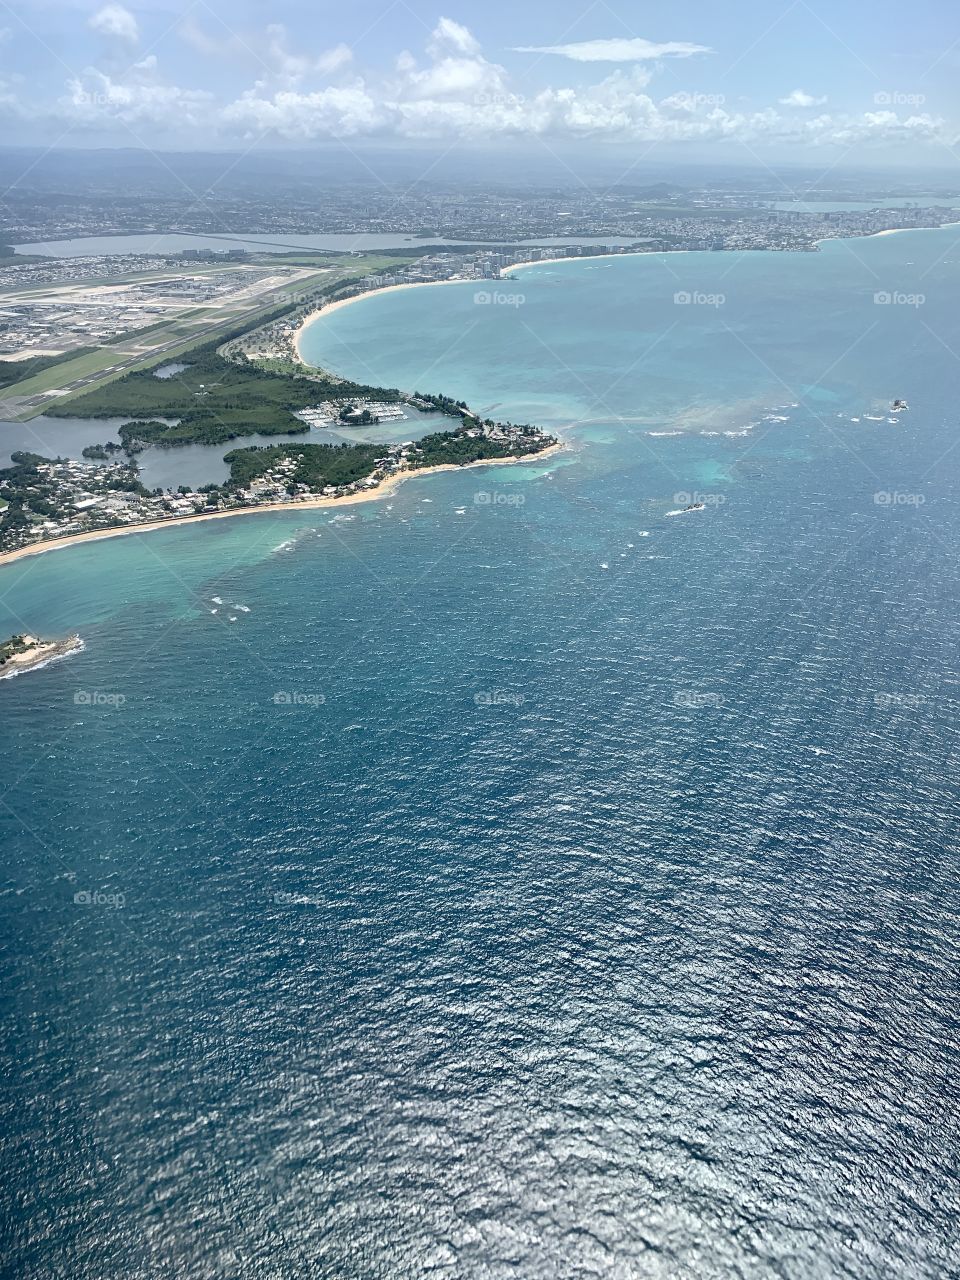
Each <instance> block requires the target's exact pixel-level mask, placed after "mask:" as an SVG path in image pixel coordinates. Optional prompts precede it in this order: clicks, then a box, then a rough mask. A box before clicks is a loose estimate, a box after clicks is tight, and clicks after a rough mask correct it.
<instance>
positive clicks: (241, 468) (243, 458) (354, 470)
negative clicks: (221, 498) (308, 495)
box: [225, 444, 383, 490]
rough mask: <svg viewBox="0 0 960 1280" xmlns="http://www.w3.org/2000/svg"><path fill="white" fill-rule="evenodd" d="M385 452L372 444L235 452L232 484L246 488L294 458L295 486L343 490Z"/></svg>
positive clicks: (229, 458) (274, 446)
mask: <svg viewBox="0 0 960 1280" xmlns="http://www.w3.org/2000/svg"><path fill="white" fill-rule="evenodd" d="M382 452H383V446H382V445H370V444H304V445H297V444H271V445H262V446H261V447H259V448H257V447H252V448H249V449H234V450H232V452H230V453H228V454H227V455H226V458H225V461H226V462H227V463H228V464H229V466H230V484H231V485H232V486H236V487H237V488H241V489H245V488H246V487H247V485H249V484H250V483H251V482H252V481H253V480H256V479H257V478H258V477H259V476H262V475H264V474H265V473H266V472H267V471H270V470H272V469H273V468H274V467H275V466H276V465H277V463H279V462H283V461H284V460H285V459H287V458H293V459H296V460H297V469H296V471H295V472H293V474H292V475H291V477H290V483H291V485H295V484H305V485H309V486H310V488H311V489H317V490H320V489H324V488H326V486H327V485H334V486H335V487H339V486H340V485H346V484H353V482H354V481H355V480H362V479H363V478H364V477H365V476H368V475H369V474H370V472H371V471H372V470H373V469H374V463H375V462H376V460H377V458H378V457H379V456H380V455H381V453H382Z"/></svg>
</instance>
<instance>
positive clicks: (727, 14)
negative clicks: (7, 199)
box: [0, 0, 960, 167]
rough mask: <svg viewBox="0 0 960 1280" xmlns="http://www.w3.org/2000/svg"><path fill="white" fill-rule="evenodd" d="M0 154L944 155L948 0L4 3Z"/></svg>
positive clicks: (950, 157)
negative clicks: (106, 150) (323, 147)
mask: <svg viewBox="0 0 960 1280" xmlns="http://www.w3.org/2000/svg"><path fill="white" fill-rule="evenodd" d="M0 27H2V40H0V108H2V110H3V112H4V135H3V137H4V141H6V142H44V143H48V144H54V143H58V144H60V145H73V146H84V145H104V144H106V145H111V144H112V145H118V146H137V145H144V146H150V147H165V146H171V147H194V148H206V147H234V148H235V147H238V146H244V147H250V146H255V145H256V146H281V145H286V146H310V145H315V144H320V143H324V142H327V141H329V140H331V139H341V140H347V141H349V142H350V143H351V144H356V145H360V144H362V143H365V142H367V141H373V142H376V143H377V144H378V145H397V146H402V145H435V144H439V145H442V146H448V145H460V146H470V145H481V144H482V145H486V146H489V145H491V144H493V145H496V144H497V142H498V141H501V140H507V139H509V140H510V142H511V145H516V144H518V143H519V144H522V143H523V142H524V141H529V142H530V143H540V144H544V145H555V146H564V147H569V146H574V147H576V146H581V147H597V146H607V145H609V146H614V147H615V146H623V145H628V146H632V147H636V146H638V145H639V146H642V147H645V148H651V149H655V150H656V151H657V152H658V153H659V154H661V155H662V156H668V155H683V154H684V152H690V153H695V154H696V155H697V157H698V158H703V157H704V156H709V155H711V154H715V155H716V156H717V157H718V158H719V157H722V156H731V157H734V158H737V159H739V160H741V161H745V160H748V159H749V157H750V155H751V154H753V153H757V154H758V155H759V156H760V157H762V158H763V159H765V160H769V159H773V158H775V159H786V158H795V159H797V160H798V161H803V160H806V159H809V158H817V159H827V160H828V161H829V162H833V161H836V160H838V159H839V158H841V157H843V158H845V159H852V160H870V159H871V158H877V159H887V158H889V159H898V160H901V161H913V162H916V163H920V162H922V163H925V164H927V165H930V166H938V167H939V166H943V167H952V166H954V165H955V164H956V162H957V160H958V158H960V148H958V147H957V146H956V141H957V136H958V133H960V103H958V97H960V94H958V88H957V85H958V83H960V79H958V74H957V73H958V68H960V13H958V11H957V9H956V7H955V6H953V5H950V4H948V3H946V0H915V2H914V3H912V4H911V5H909V6H907V5H903V4H894V3H892V2H891V0H873V2H872V3H870V4H869V5H866V4H865V3H864V0H830V2H829V3H827V0H816V3H813V4H811V3H808V2H807V0H792V2H789V0H787V2H784V3H777V2H774V3H770V2H769V0H739V2H737V0H731V3H728V4H721V3H718V2H717V0H677V2H676V3H674V4H673V5H671V6H662V5H661V6H656V7H654V6H650V5H640V4H631V5H629V6H623V5H620V6H618V5H616V4H610V3H606V2H604V0H600V2H599V3H593V4H583V3H569V2H567V0H559V2H557V3H550V4H545V3H539V2H538V3H527V4H525V5H522V6H520V5H516V4H506V3H504V0H492V2H490V3H484V4H479V3H475V2H473V0H471V2H469V3H459V4H456V5H451V4H447V2H446V0H442V7H439V8H438V7H437V5H436V4H427V3H422V2H421V0H393V2H390V0H358V2H355V3H354V4H353V5H352V6H350V7H349V8H348V7H347V6H345V5H343V4H338V5H332V4H326V3H323V4H305V3H296V2H292V0H286V2H281V3H279V4H271V5H270V6H269V8H268V7H267V6H265V5H263V4H261V3H251V2H250V0H240V2H239V3H230V4H226V3H223V2H222V0H199V2H197V3H191V2H190V0H185V2H184V3H167V2H166V0H156V2H153V3H149V4H145V3H140V2H139V0H138V2H128V3H119V0H118V2H117V3H106V4H104V3H86V2H85V0H66V2H65V0H29V2H28V3H25V2H24V0H3V3H0Z"/></svg>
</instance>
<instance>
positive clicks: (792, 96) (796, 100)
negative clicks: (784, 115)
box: [780, 89, 827, 107]
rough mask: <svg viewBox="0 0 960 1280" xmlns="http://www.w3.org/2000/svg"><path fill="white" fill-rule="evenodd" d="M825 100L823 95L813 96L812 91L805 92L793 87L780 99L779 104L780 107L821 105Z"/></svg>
mask: <svg viewBox="0 0 960 1280" xmlns="http://www.w3.org/2000/svg"><path fill="white" fill-rule="evenodd" d="M826 100H827V99H826V98H825V97H823V98H815V97H814V96H813V94H812V93H805V92H804V90H803V89H794V90H793V92H792V93H788V94H787V96H786V97H785V98H781V99H780V105H781V107H822V106H823V105H824V103H825V102H826Z"/></svg>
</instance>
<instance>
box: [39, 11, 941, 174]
mask: <svg viewBox="0 0 960 1280" xmlns="http://www.w3.org/2000/svg"><path fill="white" fill-rule="evenodd" d="M181 30H183V31H184V33H185V34H186V35H187V38H188V39H191V40H193V39H194V38H195V37H196V33H192V34H191V33H190V32H191V29H190V28H189V27H186V28H181ZM207 39H208V38H207V37H206V36H205V35H203V33H202V32H201V33H200V36H199V38H198V40H197V42H198V45H199V43H200V42H201V41H202V42H206V41H207ZM628 43H631V44H632V43H633V42H628ZM256 44H257V50H258V53H257V60H258V63H259V66H258V74H257V79H256V82H255V83H253V84H252V85H251V86H250V87H249V88H248V89H247V90H246V91H245V92H243V93H241V94H239V95H238V96H235V97H234V98H233V99H232V100H231V101H227V102H223V101H222V100H220V101H218V100H216V99H215V98H214V96H213V95H212V94H210V93H206V92H201V91H198V90H191V89H186V88H180V87H178V86H176V85H170V84H165V83H163V81H162V80H161V77H160V75H159V71H158V68H157V63H156V59H155V58H154V57H153V56H152V55H151V56H150V57H147V58H144V59H143V60H141V61H140V62H138V63H136V64H135V65H134V66H133V67H132V68H130V69H128V70H127V71H126V72H125V73H124V74H123V75H122V76H119V77H118V78H117V79H113V78H111V76H109V75H107V74H105V73H104V72H102V71H100V70H97V69H88V70H87V71H86V72H84V74H83V76H81V77H77V78H76V79H74V80H71V81H70V83H69V85H68V93H67V95H66V97H65V98H63V99H61V101H60V103H59V104H58V117H59V118H60V119H66V120H67V121H68V122H69V123H70V124H79V125H83V126H89V127H97V128H99V129H101V130H104V129H109V128H110V126H111V125H115V126H118V127H125V128H127V129H130V128H134V127H140V128H143V129H144V130H146V128H147V127H148V126H150V127H156V128H157V129H158V130H162V131H163V132H164V133H165V134H180V135H183V134H189V131H190V130H193V129H196V130H197V132H198V133H201V136H202V137H203V139H204V140H205V141H214V140H223V141H228V142H232V141H235V140H236V139H237V138H246V139H259V138H261V137H266V138H269V139H272V140H273V141H280V142H294V143H310V142H322V141H324V140H329V139H333V138H351V139H353V138H376V139H379V140H384V141H390V140H396V141H401V142H402V141H444V142H446V141H449V142H456V141H458V140H468V141H487V142H497V141H499V140H505V139H520V140H523V139H527V140H534V139H543V140H545V141H556V142H568V141H577V140H581V141H583V140H589V141H591V142H593V141H595V142H598V143H620V144H641V145H652V144H658V143H663V144H665V145H676V144H684V143H704V144H708V143H717V144H739V145H742V146H745V147H749V148H751V149H753V148H757V147H763V146H765V145H777V146H795V147H797V148H821V147H831V146H843V147H851V146H856V145H864V146H866V145H871V144H874V143H878V144H883V145H893V144H898V143H906V144H909V143H912V142H916V143H933V142H936V141H948V142H950V141H952V136H953V135H952V132H951V131H949V130H948V129H947V127H946V126H945V124H944V122H943V121H942V120H940V119H938V118H937V117H934V116H931V115H927V114H922V115H920V114H917V115H911V116H908V117H907V118H905V119H901V118H900V117H899V116H898V115H897V113H896V112H895V111H886V110H881V111H874V112H872V113H866V114H862V115H857V116H849V115H842V114H836V115H835V114H832V113H829V112H798V111H797V110H795V108H796V107H797V106H819V105H822V103H821V100H819V99H815V98H813V97H811V95H809V94H804V93H803V92H802V91H801V90H797V91H795V92H794V93H792V94H790V95H789V96H788V97H787V98H786V99H783V100H782V101H781V103H780V105H779V106H771V107H767V108H765V109H762V110H756V111H747V110H742V109H732V108H728V107H727V104H726V100H725V98H724V96H723V95H722V94H708V93H702V92H697V93H693V92H690V93H683V92H672V93H671V94H670V95H669V96H666V97H658V96H657V95H655V93H654V92H653V91H652V90H651V87H650V86H651V82H652V81H653V79H654V73H655V70H656V68H655V67H654V66H653V65H652V64H651V65H649V66H644V65H641V64H639V63H635V64H634V65H633V66H628V67H618V68H615V69H610V72H609V74H607V75H605V77H604V78H602V79H600V80H598V81H597V82H595V83H592V84H586V85H577V86H575V87H574V86H566V85H563V84H560V85H557V86H551V87H548V88H544V89H541V90H539V91H538V92H536V93H534V94H532V95H531V96H524V95H523V94H522V93H519V92H515V91H514V88H513V83H512V82H511V80H510V77H509V75H508V73H507V71H506V70H505V68H504V67H502V66H500V65H498V64H497V63H495V62H491V61H489V60H488V59H487V58H485V57H484V55H483V52H482V49H481V47H480V45H479V43H478V42H477V40H476V39H475V37H474V36H473V34H472V33H471V32H470V31H469V30H468V29H467V28H466V27H464V26H461V25H460V24H459V23H456V22H453V21H452V20H451V19H448V18H441V19H440V21H439V22H438V23H437V24H436V26H435V27H434V29H433V31H432V32H431V34H430V37H429V39H428V41H427V45H426V57H425V58H424V57H421V58H420V59H418V58H416V57H415V56H414V55H413V54H412V53H409V52H404V53H402V54H400V56H399V57H398V58H397V59H396V62H395V64H394V67H393V69H392V70H391V71H387V72H380V73H377V74H369V75H367V74H360V73H358V72H356V71H352V70H350V69H349V68H350V66H351V56H350V51H349V49H346V48H345V47H344V46H340V45H338V46H337V47H336V48H334V49H331V50H329V51H328V52H326V53H321V54H319V55H317V54H313V53H301V52H299V51H294V50H295V46H294V48H291V41H290V39H289V37H288V35H287V32H286V30H285V29H284V27H282V26H281V25H279V24H273V25H271V26H270V27H269V28H267V30H266V32H265V33H261V36H260V37H259V38H258V41H257V42H256ZM217 47H218V49H219V50H220V52H222V53H224V54H225V55H226V56H230V57H233V56H239V55H240V54H242V56H243V57H244V58H249V57H250V54H251V50H250V48H249V46H248V44H247V43H246V42H242V43H240V42H237V41H236V37H231V38H230V40H229V41H228V42H227V43H226V44H225V45H219V46H217ZM657 47H658V48H663V47H665V46H657ZM330 75H334V76H335V77H336V80H335V82H334V83H319V84H316V83H311V79H312V78H314V77H323V78H326V77H328V76H330ZM783 108H787V109H783ZM194 141H195V139H194Z"/></svg>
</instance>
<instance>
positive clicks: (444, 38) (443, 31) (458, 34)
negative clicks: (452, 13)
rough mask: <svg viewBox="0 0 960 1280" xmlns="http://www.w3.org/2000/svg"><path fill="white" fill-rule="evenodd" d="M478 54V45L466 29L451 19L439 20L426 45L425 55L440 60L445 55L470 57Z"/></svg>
mask: <svg viewBox="0 0 960 1280" xmlns="http://www.w3.org/2000/svg"><path fill="white" fill-rule="evenodd" d="M479 52H480V44H479V42H478V41H477V39H476V38H475V36H474V35H473V33H472V32H471V31H469V30H468V29H467V28H466V27H463V26H461V25H460V23H459V22H454V20H453V19H452V18H441V19H440V21H439V22H438V23H437V25H436V26H435V27H434V29H433V32H432V34H431V36H430V43H429V44H428V45H427V53H429V54H430V56H431V57H432V58H442V57H444V56H445V55H446V54H447V53H459V54H463V55H464V56H468V57H469V56H472V55H473V54H477V53H479Z"/></svg>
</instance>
